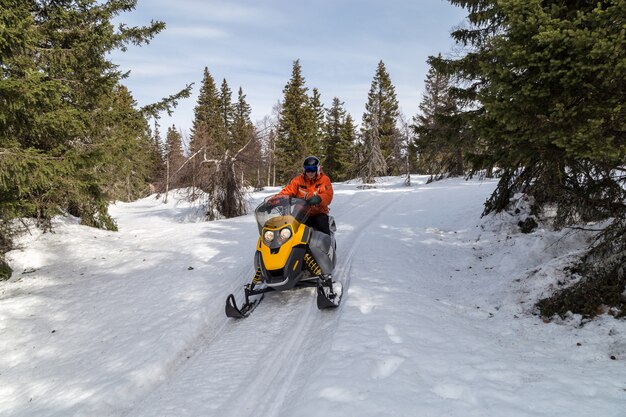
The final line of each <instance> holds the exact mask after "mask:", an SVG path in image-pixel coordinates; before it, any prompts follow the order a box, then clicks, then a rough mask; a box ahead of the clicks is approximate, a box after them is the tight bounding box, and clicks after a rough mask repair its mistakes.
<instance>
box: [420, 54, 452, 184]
mask: <svg viewBox="0 0 626 417" xmlns="http://www.w3.org/2000/svg"><path fill="white" fill-rule="evenodd" d="M438 59H441V55H439V57H438ZM451 87H452V83H451V80H450V76H449V75H446V74H442V73H441V72H440V71H438V70H437V69H436V68H434V67H433V66H430V68H429V70H428V74H427V75H426V80H425V83H424V94H423V97H422V102H421V103H420V105H419V109H420V114H418V115H416V116H415V117H414V118H413V123H414V124H413V125H412V129H413V131H414V134H415V142H414V143H415V148H416V151H417V153H418V155H419V164H418V167H419V170H420V171H421V172H423V173H424V174H429V175H430V176H431V177H430V178H431V180H432V179H441V178H443V177H445V176H447V175H452V176H456V175H463V173H464V167H463V154H462V149H461V148H462V143H461V131H460V127H459V126H458V123H456V121H458V117H457V115H458V113H459V109H458V105H457V101H456V100H455V99H454V98H453V97H452V96H451V94H450V88H451Z"/></svg>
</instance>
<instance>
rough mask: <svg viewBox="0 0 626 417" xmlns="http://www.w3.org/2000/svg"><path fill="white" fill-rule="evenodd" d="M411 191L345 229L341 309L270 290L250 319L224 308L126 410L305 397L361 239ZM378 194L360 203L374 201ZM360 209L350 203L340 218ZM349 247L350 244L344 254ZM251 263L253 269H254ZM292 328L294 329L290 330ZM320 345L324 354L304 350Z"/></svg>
mask: <svg viewBox="0 0 626 417" xmlns="http://www.w3.org/2000/svg"><path fill="white" fill-rule="evenodd" d="M404 195H405V193H404V192H403V193H400V195H396V196H395V198H393V197H392V198H390V199H389V201H388V202H387V204H385V205H382V206H379V207H377V208H376V209H374V210H372V211H371V212H370V213H369V215H368V216H367V219H366V220H365V221H362V224H359V225H353V226H354V229H353V230H352V231H350V232H348V233H346V234H345V235H338V247H339V248H340V249H339V250H340V252H339V256H340V259H339V263H338V265H337V268H336V269H335V273H334V274H333V276H334V278H335V279H336V280H338V281H340V282H341V283H342V285H343V296H342V297H343V299H342V303H341V305H340V306H339V308H338V309H337V310H330V311H320V310H318V309H317V307H316V305H315V294H314V291H313V290H312V289H301V290H294V291H286V292H280V293H274V294H270V295H268V296H267V297H266V300H264V301H263V303H262V304H261V305H260V306H259V307H258V308H257V309H256V311H255V313H254V314H252V315H251V316H250V317H249V318H247V319H246V320H245V321H234V320H231V319H228V318H226V317H224V316H223V315H222V314H220V315H219V316H218V317H221V323H219V324H215V323H213V325H211V329H205V330H204V331H202V332H201V335H199V336H198V337H197V338H195V339H194V342H193V344H192V346H189V347H188V348H187V349H185V351H184V352H183V353H181V355H179V358H178V359H177V360H175V361H173V363H172V365H171V366H170V367H168V372H167V374H166V377H165V380H164V381H163V382H162V383H161V384H159V385H157V386H155V387H152V392H150V393H149V394H147V395H146V396H145V397H144V398H143V399H142V400H140V401H139V402H137V403H136V404H135V406H134V407H133V409H131V410H130V411H129V412H128V413H126V414H125V415H126V416H146V417H147V416H153V415H162V416H165V415H167V416H170V415H171V416H184V415H187V414H185V412H184V410H185V409H188V410H194V409H195V410H198V409H199V408H198V407H200V409H202V408H204V409H205V412H204V415H215V416H220V417H221V416H224V417H226V416H237V417H246V416H250V417H252V416H259V415H262V416H267V417H271V416H277V415H279V413H280V410H281V408H282V407H283V405H284V404H285V402H286V401H288V399H289V396H290V395H297V393H298V392H299V390H300V388H301V387H299V386H295V385H294V383H295V381H306V380H307V375H310V374H311V372H313V371H315V368H316V364H317V363H319V361H322V360H323V356H324V354H325V353H326V352H327V351H328V350H329V349H330V344H331V342H332V334H333V332H334V329H335V328H336V327H337V325H338V322H337V320H336V316H335V315H337V314H340V311H341V310H342V309H343V306H344V305H345V303H346V299H348V290H349V286H350V279H351V277H350V274H351V270H352V263H353V259H354V256H355V254H356V253H358V247H359V242H360V241H361V239H362V238H363V236H365V235H366V233H367V230H368V227H369V225H371V224H375V219H377V218H378V217H379V216H380V215H381V214H382V213H384V212H385V211H386V210H388V209H389V208H391V207H392V206H394V204H395V203H396V202H397V201H398V200H399V199H400V198H402V197H403V196H404ZM370 200H371V199H368V200H366V201H365V202H364V203H365V204H356V205H355V206H354V207H368V201H370ZM354 207H350V208H345V207H342V209H343V210H341V211H338V214H339V216H340V217H341V215H342V213H343V212H344V210H345V211H349V210H353V209H354ZM339 228H341V223H340V224H339ZM343 248H348V249H347V251H345V252H344V251H343ZM245 269H246V268H237V270H238V271H239V270H245ZM247 269H249V270H250V271H249V272H250V274H251V273H252V267H251V266H249V267H247ZM250 274H248V275H250ZM250 276H251V275H250ZM246 277H247V276H246ZM245 280H246V278H243V279H234V280H233V282H234V284H233V285H232V287H235V288H239V287H240V286H241V285H242V283H243V282H245ZM284 329H289V332H288V334H285V332H284ZM312 351H313V352H317V353H315V354H314V355H310V354H309V355H304V354H302V353H301V352H312ZM297 376H299V377H298V378H296V377H297ZM300 384H302V382H300ZM189 389H199V390H202V392H203V393H206V395H204V398H203V403H202V404H188V403H187V401H185V397H186V395H185V394H186V391H187V390H189ZM191 397H192V398H197V397H198V396H191ZM200 397H202V396H200ZM189 415H191V414H189Z"/></svg>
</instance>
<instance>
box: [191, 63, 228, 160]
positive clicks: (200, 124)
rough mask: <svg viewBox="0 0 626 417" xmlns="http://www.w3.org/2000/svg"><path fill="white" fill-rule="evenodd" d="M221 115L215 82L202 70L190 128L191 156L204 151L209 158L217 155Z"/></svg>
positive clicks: (206, 69) (207, 72)
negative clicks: (200, 84)
mask: <svg viewBox="0 0 626 417" xmlns="http://www.w3.org/2000/svg"><path fill="white" fill-rule="evenodd" d="M221 126H222V115H221V111H220V107H219V97H218V92H217V87H216V86H215V80H214V79H213V76H212V75H211V73H210V72H209V70H208V68H206V67H205V68H204V76H203V78H202V86H201V87H200V94H199V95H198V102H197V105H196V107H195V108H194V119H193V123H192V127H191V137H190V142H189V148H190V152H191V154H192V155H193V154H195V153H196V152H198V151H200V150H206V153H207V154H208V155H210V156H214V155H215V154H217V153H218V152H217V148H218V143H219V142H218V141H219V138H220V136H221V132H222V129H221Z"/></svg>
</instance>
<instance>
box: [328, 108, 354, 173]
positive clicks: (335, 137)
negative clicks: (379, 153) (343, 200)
mask: <svg viewBox="0 0 626 417" xmlns="http://www.w3.org/2000/svg"><path fill="white" fill-rule="evenodd" d="M343 105H344V104H343V103H342V102H341V101H340V100H339V99H338V98H337V97H335V98H334V99H333V104H332V106H331V108H330V109H327V110H326V122H325V124H324V126H325V128H324V135H323V138H324V143H323V145H324V151H323V155H325V157H324V160H323V166H324V172H325V173H327V174H328V175H329V176H330V178H332V179H333V181H345V180H347V179H349V175H350V174H351V170H352V169H353V167H352V158H353V153H354V149H353V144H354V141H355V140H356V133H355V128H354V123H353V121H352V117H351V116H350V115H348V114H346V110H345V109H344V107H343Z"/></svg>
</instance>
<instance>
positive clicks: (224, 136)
mask: <svg viewBox="0 0 626 417" xmlns="http://www.w3.org/2000/svg"><path fill="white" fill-rule="evenodd" d="M232 99H233V94H232V91H231V90H230V87H229V86H228V82H226V79H224V80H222V86H221V88H220V92H219V94H218V98H217V102H218V107H219V112H220V122H221V126H220V127H219V134H218V137H219V141H220V144H219V146H218V154H223V153H224V152H225V151H226V149H229V150H230V151H231V152H236V149H235V148H237V146H238V145H237V141H236V140H235V139H234V137H233V131H232V129H233V121H234V118H235V109H234V108H233V103H232Z"/></svg>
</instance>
